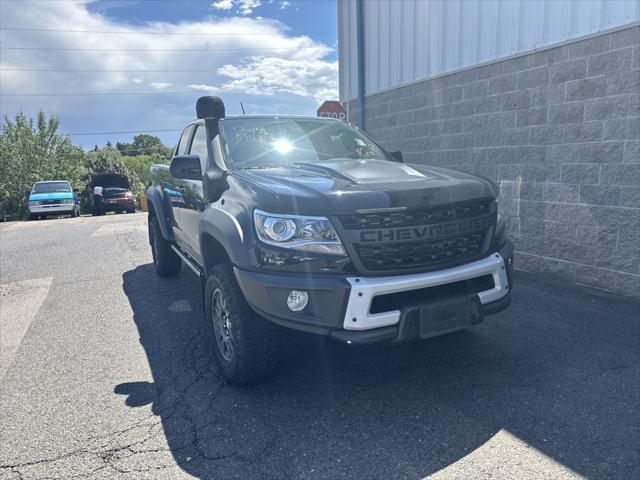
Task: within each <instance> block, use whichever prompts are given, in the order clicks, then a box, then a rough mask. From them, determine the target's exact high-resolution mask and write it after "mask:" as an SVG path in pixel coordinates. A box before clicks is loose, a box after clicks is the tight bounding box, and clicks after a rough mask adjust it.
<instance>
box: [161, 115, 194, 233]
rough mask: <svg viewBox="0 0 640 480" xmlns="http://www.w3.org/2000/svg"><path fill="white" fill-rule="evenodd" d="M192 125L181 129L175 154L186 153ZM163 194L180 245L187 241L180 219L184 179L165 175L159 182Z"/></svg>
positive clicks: (183, 197) (183, 199)
mask: <svg viewBox="0 0 640 480" xmlns="http://www.w3.org/2000/svg"><path fill="white" fill-rule="evenodd" d="M193 128H194V125H193V124H191V125H187V127H186V128H185V129H184V130H183V131H182V135H181V136H180V141H179V142H178V147H177V148H176V153H175V154H176V155H186V154H187V152H188V151H189V143H190V141H191V136H192V134H193ZM160 185H161V186H162V190H163V192H164V194H165V196H166V197H167V198H168V199H169V201H170V203H171V211H172V213H173V235H174V236H175V238H176V240H177V242H178V243H179V244H180V245H181V246H185V244H187V243H188V241H187V238H186V235H185V233H184V228H183V221H182V207H183V205H184V201H185V193H184V192H185V189H186V187H187V185H186V180H181V179H178V178H175V177H174V176H172V175H171V174H168V175H166V176H165V177H164V178H163V179H162V180H161V182H160Z"/></svg>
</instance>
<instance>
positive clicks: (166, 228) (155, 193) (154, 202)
mask: <svg viewBox="0 0 640 480" xmlns="http://www.w3.org/2000/svg"><path fill="white" fill-rule="evenodd" d="M146 195H147V202H148V203H149V204H150V205H151V207H152V208H153V211H154V212H155V214H156V217H157V218H158V223H159V224H160V231H161V232H162V237H163V238H164V239H165V240H167V241H170V242H172V241H173V227H172V225H173V211H172V210H171V205H167V203H168V202H167V200H166V198H165V196H164V195H162V193H161V192H160V190H159V189H158V188H157V187H149V189H148V190H147V193H146ZM149 210H151V208H150V209H149Z"/></svg>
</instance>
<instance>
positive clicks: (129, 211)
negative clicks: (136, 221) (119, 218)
mask: <svg viewBox="0 0 640 480" xmlns="http://www.w3.org/2000/svg"><path fill="white" fill-rule="evenodd" d="M127 213H136V209H135V208H132V209H131V210H127Z"/></svg>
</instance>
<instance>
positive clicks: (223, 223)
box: [199, 205, 252, 269]
mask: <svg viewBox="0 0 640 480" xmlns="http://www.w3.org/2000/svg"><path fill="white" fill-rule="evenodd" d="M245 216H246V215H240V216H239V218H237V217H236V216H234V215H233V214H232V213H230V212H228V211H226V210H223V209H221V208H218V207H215V206H213V205H212V206H211V207H210V208H208V209H207V210H206V212H205V213H204V215H203V216H202V218H201V219H200V227H199V229H200V251H201V252H202V258H203V262H204V263H205V265H204V267H205V269H208V268H209V267H210V265H209V264H210V261H208V260H209V259H207V256H206V244H205V238H206V236H207V235H209V236H211V237H212V238H213V239H214V240H216V241H217V242H218V243H219V244H220V245H221V246H222V248H224V250H225V252H226V253H227V256H228V257H229V260H230V261H231V263H232V264H233V265H235V266H237V267H240V268H243V267H244V268H248V267H249V266H251V263H252V262H251V257H250V250H251V249H250V248H249V247H248V245H250V244H251V243H252V235H251V230H250V228H249V227H250V224H249V222H248V219H246V218H243V217H245ZM208 263H209V264H208Z"/></svg>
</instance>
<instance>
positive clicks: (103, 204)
mask: <svg viewBox="0 0 640 480" xmlns="http://www.w3.org/2000/svg"><path fill="white" fill-rule="evenodd" d="M89 203H90V207H91V213H92V214H93V215H94V216H95V215H104V214H105V213H107V212H127V213H134V212H135V211H136V201H135V197H134V195H133V192H132V191H131V184H130V183H129V179H128V178H127V177H126V176H125V175H121V174H119V173H101V174H98V175H93V176H92V177H91V183H90V184H89Z"/></svg>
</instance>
